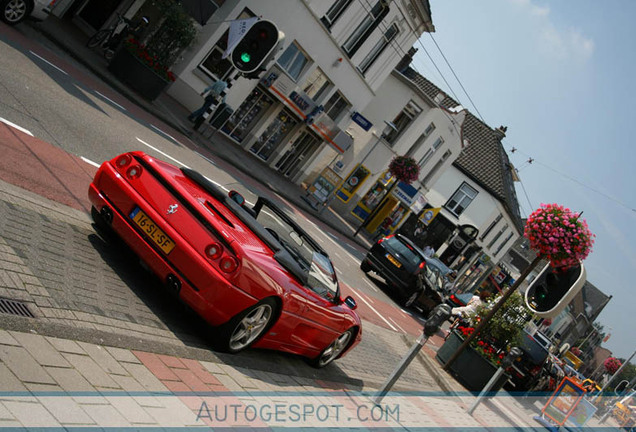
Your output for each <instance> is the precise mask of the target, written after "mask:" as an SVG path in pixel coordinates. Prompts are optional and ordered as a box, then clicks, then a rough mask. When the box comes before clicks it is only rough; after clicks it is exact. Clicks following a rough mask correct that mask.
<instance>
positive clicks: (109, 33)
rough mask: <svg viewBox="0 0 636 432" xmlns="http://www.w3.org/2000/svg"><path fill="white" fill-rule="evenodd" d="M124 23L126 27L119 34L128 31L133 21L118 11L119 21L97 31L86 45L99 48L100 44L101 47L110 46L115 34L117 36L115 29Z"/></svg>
mask: <svg viewBox="0 0 636 432" xmlns="http://www.w3.org/2000/svg"><path fill="white" fill-rule="evenodd" d="M122 24H124V27H122V29H121V31H119V32H117V34H118V35H120V34H122V33H123V32H124V31H126V29H127V28H128V27H129V26H130V24H131V21H130V20H129V19H128V18H126V17H124V16H122V15H121V14H120V13H119V12H117V22H115V23H114V24H112V25H111V26H110V27H108V28H105V29H101V30H98V31H97V33H95V34H94V35H93V36H91V37H90V39H88V41H87V42H86V46H87V47H89V48H97V47H98V46H99V47H101V48H106V47H108V46H109V45H110V42H111V40H112V39H113V36H115V30H117V28H118V27H119V26H121V25H122Z"/></svg>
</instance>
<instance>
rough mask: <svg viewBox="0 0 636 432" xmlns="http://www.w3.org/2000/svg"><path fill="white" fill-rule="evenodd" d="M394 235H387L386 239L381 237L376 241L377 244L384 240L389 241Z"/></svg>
mask: <svg viewBox="0 0 636 432" xmlns="http://www.w3.org/2000/svg"><path fill="white" fill-rule="evenodd" d="M394 235H395V234H391V235H388V236H386V237H382V238H381V239H380V240H378V244H380V243H382V242H383V241H384V240H387V239H390V238H391V237H393V236H394Z"/></svg>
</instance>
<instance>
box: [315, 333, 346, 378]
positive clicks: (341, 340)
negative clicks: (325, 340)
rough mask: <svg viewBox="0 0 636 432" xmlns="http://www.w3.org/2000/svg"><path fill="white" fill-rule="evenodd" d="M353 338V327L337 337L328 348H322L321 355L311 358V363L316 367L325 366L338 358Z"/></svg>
mask: <svg viewBox="0 0 636 432" xmlns="http://www.w3.org/2000/svg"><path fill="white" fill-rule="evenodd" d="M352 338H353V329H349V330H347V331H346V332H344V333H343V334H341V335H340V336H338V337H337V338H336V340H334V341H333V342H331V344H329V346H328V347H327V348H325V349H324V350H322V352H321V353H320V355H319V356H318V357H316V358H315V359H312V360H311V362H310V363H311V365H312V366H314V367H316V368H323V367H325V366H327V365H328V364H329V363H331V362H333V361H334V360H335V359H337V358H338V356H339V355H340V354H342V352H343V351H344V350H345V349H347V347H348V346H349V343H350V342H351V339H352Z"/></svg>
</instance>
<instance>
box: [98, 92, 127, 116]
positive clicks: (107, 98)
mask: <svg viewBox="0 0 636 432" xmlns="http://www.w3.org/2000/svg"><path fill="white" fill-rule="evenodd" d="M93 91H94V92H95V93H97V94H98V95H99V96H100V97H102V98H103V99H106V100H107V101H108V102H110V103H112V104H113V105H115V106H116V107H118V108H119V109H120V110H122V111H126V108H124V107H123V106H121V105H119V104H118V103H117V102H115V101H114V100H112V99H111V98H109V97H107V96H104V95H103V94H101V93H100V92H98V91H97V90H93Z"/></svg>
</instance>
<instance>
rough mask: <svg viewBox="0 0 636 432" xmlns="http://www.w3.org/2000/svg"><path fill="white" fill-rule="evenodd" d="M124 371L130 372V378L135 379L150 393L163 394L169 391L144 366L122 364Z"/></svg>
mask: <svg viewBox="0 0 636 432" xmlns="http://www.w3.org/2000/svg"><path fill="white" fill-rule="evenodd" d="M122 366H123V367H124V369H126V370H127V371H128V373H129V374H130V376H133V377H135V379H136V380H137V381H138V382H139V383H140V384H141V385H142V386H144V388H145V389H146V391H150V392H163V391H167V390H168V389H167V388H166V386H164V385H163V384H162V383H161V381H159V379H158V378H157V377H156V376H154V375H153V374H152V372H150V371H149V370H148V369H147V368H146V367H145V366H144V365H141V364H133V363H122Z"/></svg>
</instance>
